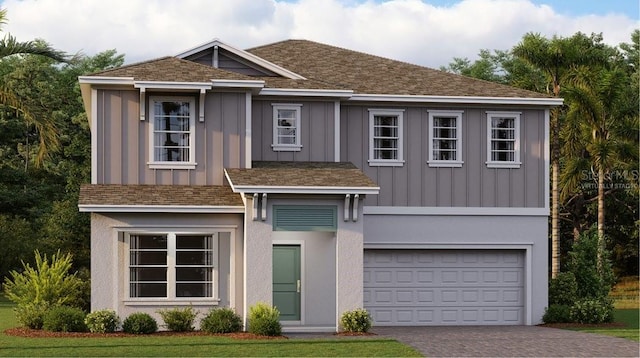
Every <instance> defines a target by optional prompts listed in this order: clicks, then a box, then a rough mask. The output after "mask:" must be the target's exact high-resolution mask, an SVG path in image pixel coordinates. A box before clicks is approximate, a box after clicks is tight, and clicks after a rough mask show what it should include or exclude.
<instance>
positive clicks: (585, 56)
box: [512, 32, 603, 277]
mask: <svg viewBox="0 0 640 358" xmlns="http://www.w3.org/2000/svg"><path fill="white" fill-rule="evenodd" d="M601 41H602V36H601V35H600V36H599V37H598V36H597V35H592V36H591V37H587V36H585V35H584V34H582V33H580V32H578V33H576V34H575V35H573V36H572V37H569V38H562V37H557V36H554V37H553V38H552V39H551V40H549V39H547V38H545V37H543V36H542V35H540V34H533V33H528V34H526V35H524V37H523V39H522V41H521V42H520V43H519V44H517V45H516V46H515V47H514V48H513V50H512V51H513V54H514V55H515V56H516V57H518V58H520V59H522V60H524V61H526V62H527V63H529V64H530V65H532V66H533V67H534V68H537V69H538V70H540V71H541V72H543V73H544V74H545V75H546V77H547V83H548V86H547V92H548V93H549V94H551V95H553V96H554V97H560V91H561V87H562V86H563V85H564V82H565V80H566V77H567V75H568V73H569V72H570V70H571V69H572V68H573V67H574V66H576V65H581V64H585V65H588V64H592V63H599V62H601V61H603V58H602V56H601V53H600V52H598V51H596V50H597V49H599V48H600V42H601ZM561 111H562V108H559V107H556V108H553V109H552V110H551V114H550V130H551V141H550V142H551V277H556V275H557V274H558V273H559V272H560V225H559V217H560V200H559V189H558V184H559V176H560V137H559V132H560V114H561Z"/></svg>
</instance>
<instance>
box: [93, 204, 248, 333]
mask: <svg viewBox="0 0 640 358" xmlns="http://www.w3.org/2000/svg"><path fill="white" fill-rule="evenodd" d="M144 230H153V231H156V232H162V231H180V230H191V231H207V232H223V234H221V235H219V255H220V257H219V262H218V264H219V267H218V271H219V273H220V275H219V276H220V277H219V280H218V282H217V283H216V284H217V285H218V292H219V295H220V296H221V297H219V298H220V301H219V302H217V303H214V302H212V301H211V302H203V301H195V300H194V301H193V302H191V301H189V302H187V301H181V302H179V303H177V302H175V301H167V300H162V299H161V300H155V302H154V300H147V301H142V300H139V301H138V302H132V300H129V301H128V302H127V300H128V298H127V297H125V296H126V293H125V292H126V282H127V275H128V270H127V268H126V255H127V247H126V245H125V241H124V234H123V233H125V232H131V231H144ZM226 232H232V233H233V235H231V234H226ZM242 235H243V225H242V215H237V214H223V215H215V214H195V215H194V214H189V215H186V214H109V215H102V214H96V213H92V214H91V277H92V279H91V310H92V311H95V310H99V309H113V310H115V311H116V312H117V313H118V315H119V316H120V317H121V318H122V319H124V318H125V317H127V316H128V315H129V314H131V313H133V312H147V313H149V314H151V315H152V316H154V317H155V318H156V319H157V320H158V322H159V324H161V323H162V320H161V319H160V317H159V315H158V314H157V310H158V309H162V308H168V307H175V306H176V305H185V304H186V305H192V306H193V307H194V309H196V310H198V311H200V312H201V313H202V314H204V313H206V312H207V311H208V310H209V309H210V308H212V307H218V306H230V307H233V308H235V309H236V311H237V312H239V313H241V312H242V310H243V306H242V285H241V282H242V266H243V265H242V256H241V255H240V256H239V257H231V253H233V252H234V251H240V252H241V248H242ZM232 278H233V279H232Z"/></svg>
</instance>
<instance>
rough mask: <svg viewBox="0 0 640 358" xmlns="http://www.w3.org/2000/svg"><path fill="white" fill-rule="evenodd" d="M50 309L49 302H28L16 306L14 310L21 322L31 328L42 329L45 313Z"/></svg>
mask: <svg viewBox="0 0 640 358" xmlns="http://www.w3.org/2000/svg"><path fill="white" fill-rule="evenodd" d="M48 309H49V304H47V303H27V304H20V305H18V306H16V307H15V308H14V312H15V313H16V318H17V319H18V322H20V324H22V325H24V326H25V327H27V328H31V329H42V324H43V323H44V315H45V313H47V310H48Z"/></svg>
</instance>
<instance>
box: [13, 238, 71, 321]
mask: <svg viewBox="0 0 640 358" xmlns="http://www.w3.org/2000/svg"><path fill="white" fill-rule="evenodd" d="M35 261H36V264H35V267H31V265H29V264H27V263H24V262H22V266H23V268H24V270H23V272H17V271H11V272H10V275H11V278H8V277H6V278H5V283H4V290H5V295H6V297H7V298H8V299H10V300H11V301H13V302H15V303H16V304H17V305H16V308H15V312H16V317H17V318H18V322H20V323H21V324H23V325H25V326H27V327H30V328H36V329H40V328H42V322H43V321H44V317H43V315H44V312H46V310H47V309H48V308H49V307H54V306H64V305H67V306H74V305H75V303H76V302H78V301H79V300H80V299H79V298H78V297H76V296H77V295H78V292H80V291H81V289H80V287H81V286H82V280H80V279H79V278H78V277H76V275H75V274H70V273H69V270H70V269H71V264H72V260H71V254H66V255H61V254H60V251H58V253H57V254H54V255H52V256H51V260H49V258H47V255H40V252H39V251H37V250H36V252H35Z"/></svg>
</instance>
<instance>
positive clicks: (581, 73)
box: [560, 49, 639, 247]
mask: <svg viewBox="0 0 640 358" xmlns="http://www.w3.org/2000/svg"><path fill="white" fill-rule="evenodd" d="M605 52H606V53H609V54H610V55H611V56H610V57H611V58H612V60H611V61H610V62H609V63H606V64H604V65H600V66H598V65H592V66H584V65H583V66H575V67H573V68H572V70H571V71H570V72H569V74H568V76H567V83H568V85H567V86H566V87H565V89H564V90H563V95H564V97H565V98H566V100H567V102H568V111H567V114H566V119H565V125H564V126H563V128H562V131H561V133H560V134H561V137H562V138H563V139H564V141H563V142H564V146H563V148H562V150H563V157H564V158H565V168H564V170H563V173H562V177H561V183H562V190H561V195H562V196H563V197H565V198H566V197H567V196H568V195H569V194H570V193H572V192H575V191H579V190H578V188H577V185H578V184H580V183H582V181H583V180H584V179H587V180H592V182H595V184H596V188H597V234H598V243H599V245H600V246H601V247H604V244H605V243H604V237H605V195H607V192H611V191H612V190H616V187H615V186H614V185H612V184H614V181H615V179H623V180H625V179H629V178H625V177H628V176H629V174H628V173H632V172H633V168H632V167H631V168H630V167H629V163H637V162H638V151H637V148H638V147H637V138H638V132H637V129H638V112H637V108H638V105H639V104H638V102H637V101H633V100H630V99H632V98H633V97H634V96H633V93H631V92H635V91H631V89H632V88H633V86H632V85H630V83H629V76H628V74H627V73H626V71H625V69H624V67H623V61H621V60H620V56H619V55H618V53H617V52H616V51H614V50H613V49H605ZM634 102H635V103H634ZM634 159H635V160H634ZM625 173H626V174H625ZM613 177H620V178H613ZM612 179H614V180H612Z"/></svg>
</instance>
